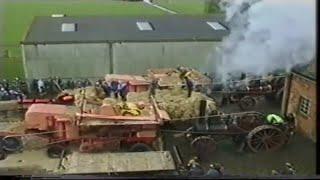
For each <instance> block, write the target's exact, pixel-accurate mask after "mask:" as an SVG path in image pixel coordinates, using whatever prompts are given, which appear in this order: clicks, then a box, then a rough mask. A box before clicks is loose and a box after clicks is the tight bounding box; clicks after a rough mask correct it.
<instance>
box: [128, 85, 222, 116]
mask: <svg viewBox="0 0 320 180" xmlns="http://www.w3.org/2000/svg"><path fill="white" fill-rule="evenodd" d="M155 99H156V101H157V103H158V105H159V108H161V109H163V110H165V111H167V113H168V114H169V116H170V118H171V119H187V118H192V117H197V116H199V113H200V112H199V107H200V100H207V104H208V111H213V110H217V107H216V103H215V102H214V101H213V100H212V99H211V98H209V97H207V96H205V95H203V94H201V93H198V92H193V93H192V96H191V97H190V98H188V97H187V91H186V90H183V89H181V88H174V89H172V90H158V91H157V93H156V97H155ZM148 100H149V98H148V92H139V93H137V92H131V93H129V94H128V101H130V102H137V101H148Z"/></svg>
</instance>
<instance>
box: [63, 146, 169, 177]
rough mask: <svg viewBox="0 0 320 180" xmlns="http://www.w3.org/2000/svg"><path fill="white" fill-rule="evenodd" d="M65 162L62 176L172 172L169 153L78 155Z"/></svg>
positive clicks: (76, 153) (75, 154)
mask: <svg viewBox="0 0 320 180" xmlns="http://www.w3.org/2000/svg"><path fill="white" fill-rule="evenodd" d="M64 162H65V164H64V165H65V167H66V170H63V172H62V173H64V174H84V173H91V174H93V173H111V172H118V173H119V172H143V171H165V170H174V169H175V165H174V161H173V158H172V156H171V154H170V152H169V151H150V152H130V153H93V154H92V153H78V152H74V153H72V154H71V155H70V157H68V160H67V161H64Z"/></svg>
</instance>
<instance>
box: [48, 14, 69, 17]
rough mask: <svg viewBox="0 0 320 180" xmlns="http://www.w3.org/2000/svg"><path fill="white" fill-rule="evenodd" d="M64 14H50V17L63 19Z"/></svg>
mask: <svg viewBox="0 0 320 180" xmlns="http://www.w3.org/2000/svg"><path fill="white" fill-rule="evenodd" d="M65 16H66V15H65V14H51V17H65Z"/></svg>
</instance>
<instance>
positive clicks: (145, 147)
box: [130, 143, 152, 152]
mask: <svg viewBox="0 0 320 180" xmlns="http://www.w3.org/2000/svg"><path fill="white" fill-rule="evenodd" d="M146 151H152V148H151V147H150V146H148V145H146V144H144V143H136V144H134V145H133V146H132V147H131V148H130V152H146Z"/></svg>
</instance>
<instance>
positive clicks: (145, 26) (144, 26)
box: [137, 22, 153, 31]
mask: <svg viewBox="0 0 320 180" xmlns="http://www.w3.org/2000/svg"><path fill="white" fill-rule="evenodd" d="M137 26H138V28H139V30H140V31H153V27H152V25H151V23H149V22H137Z"/></svg>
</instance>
